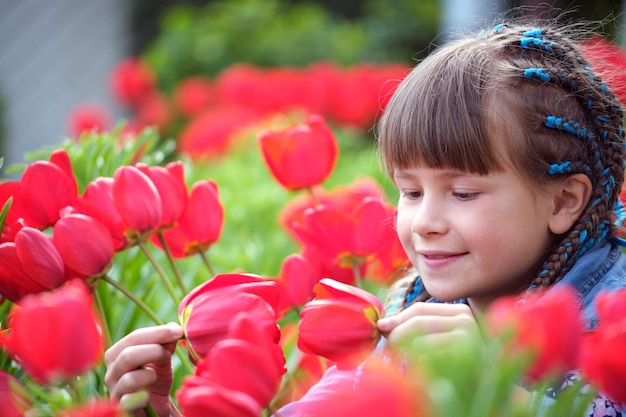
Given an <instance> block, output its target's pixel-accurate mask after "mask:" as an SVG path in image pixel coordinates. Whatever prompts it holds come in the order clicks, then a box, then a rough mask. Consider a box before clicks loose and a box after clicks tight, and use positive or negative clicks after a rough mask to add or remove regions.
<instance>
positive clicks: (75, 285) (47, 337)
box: [0, 280, 104, 384]
mask: <svg viewBox="0 0 626 417" xmlns="http://www.w3.org/2000/svg"><path fill="white" fill-rule="evenodd" d="M8 327H9V328H8V330H7V331H6V332H2V333H0V346H2V347H3V348H4V349H5V350H6V351H7V352H8V353H9V355H10V356H11V357H12V358H13V359H14V360H16V361H17V362H18V363H19V364H20V365H21V366H22V367H23V368H24V370H25V371H26V372H27V373H28V374H29V375H30V376H32V377H33V378H34V379H35V380H36V381H37V382H39V383H42V384H47V383H54V382H56V381H58V380H68V379H70V378H73V377H75V376H78V375H80V374H82V373H83V372H85V371H87V370H89V369H92V368H93V367H94V366H95V365H97V364H98V362H99V361H100V359H101V358H102V355H103V353H104V338H103V335H102V331H101V326H100V319H99V318H98V316H97V315H96V314H95V311H94V310H93V307H92V298H91V295H90V293H89V291H88V289H87V287H86V284H85V283H84V282H83V281H82V280H74V281H71V282H70V283H68V284H67V285H65V286H63V287H61V288H59V289H57V290H55V291H53V292H49V293H42V294H31V295H28V296H25V297H24V298H22V299H21V300H20V301H19V305H15V306H14V307H13V308H12V310H11V314H10V316H9V323H8ZM77 334H79V335H80V337H77Z"/></svg>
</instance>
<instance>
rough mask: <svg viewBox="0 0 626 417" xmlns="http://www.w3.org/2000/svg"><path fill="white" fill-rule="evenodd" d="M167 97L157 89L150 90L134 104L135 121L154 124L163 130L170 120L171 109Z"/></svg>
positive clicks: (148, 124)
mask: <svg viewBox="0 0 626 417" xmlns="http://www.w3.org/2000/svg"><path fill="white" fill-rule="evenodd" d="M170 107H171V106H170V103H169V101H168V99H167V97H166V96H165V95H164V94H163V93H161V92H159V91H157V90H154V91H150V92H148V93H147V94H146V95H145V96H144V97H142V98H141V99H140V100H139V101H138V102H137V103H136V104H135V112H136V115H135V117H136V121H137V122H139V123H140V124H141V125H143V126H154V127H156V128H157V129H160V130H164V129H167V128H168V127H169V126H170V123H171V121H172V110H171V108H170Z"/></svg>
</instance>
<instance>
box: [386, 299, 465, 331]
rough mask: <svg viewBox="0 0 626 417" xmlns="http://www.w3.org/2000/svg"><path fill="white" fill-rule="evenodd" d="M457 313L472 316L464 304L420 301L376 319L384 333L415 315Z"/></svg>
mask: <svg viewBox="0 0 626 417" xmlns="http://www.w3.org/2000/svg"><path fill="white" fill-rule="evenodd" d="M457 315H470V316H472V317H473V314H472V310H471V309H470V308H469V306H468V305H466V304H444V303H423V302H420V303H415V304H413V305H411V306H409V307H408V308H407V309H405V310H403V311H401V312H400V313H398V314H394V315H393V316H389V317H385V318H383V319H380V320H378V323H377V325H378V329H379V330H380V331H381V332H383V333H386V332H390V331H392V330H393V329H394V328H396V327H397V326H399V325H400V324H402V323H404V322H406V321H407V320H409V319H411V318H412V317H415V316H443V317H452V316H457Z"/></svg>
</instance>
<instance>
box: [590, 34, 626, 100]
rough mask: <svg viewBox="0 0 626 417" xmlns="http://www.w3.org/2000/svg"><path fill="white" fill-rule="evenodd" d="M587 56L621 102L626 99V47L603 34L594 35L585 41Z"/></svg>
mask: <svg viewBox="0 0 626 417" xmlns="http://www.w3.org/2000/svg"><path fill="white" fill-rule="evenodd" d="M582 46H583V48H584V50H585V55H586V58H587V59H589V61H590V62H591V64H592V65H593V68H594V70H596V71H598V72H599V73H600V75H601V76H602V80H603V81H604V82H606V83H607V84H608V85H609V86H610V87H611V89H612V90H613V92H614V93H615V95H616V96H617V98H618V100H619V101H620V102H622V103H623V102H625V101H626V87H625V86H624V82H623V78H624V75H623V74H624V70H625V69H626V49H624V48H623V47H620V46H619V45H617V44H615V43H612V42H610V41H608V40H607V39H605V38H603V37H602V36H599V35H598V36H593V37H591V38H590V39H589V40H587V41H586V42H584V43H583V45H582Z"/></svg>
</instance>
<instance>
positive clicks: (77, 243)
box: [52, 214, 115, 278]
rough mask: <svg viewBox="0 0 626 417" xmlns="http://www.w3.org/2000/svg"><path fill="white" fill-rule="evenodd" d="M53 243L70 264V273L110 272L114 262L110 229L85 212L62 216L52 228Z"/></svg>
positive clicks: (81, 276)
mask: <svg viewBox="0 0 626 417" xmlns="http://www.w3.org/2000/svg"><path fill="white" fill-rule="evenodd" d="M52 243H53V244H54V247H55V248H56V249H57V251H58V252H59V254H60V255H61V258H63V262H64V264H65V266H66V275H68V272H69V271H71V272H70V275H71V276H73V277H77V278H88V277H94V276H98V275H101V274H103V273H106V272H107V271H108V269H109V268H110V266H111V262H112V260H113V255H114V254H115V251H114V249H113V241H112V239H111V234H110V233H109V230H108V229H107V228H106V227H105V226H104V225H103V224H102V223H100V222H99V221H98V220H96V219H94V218H93V217H89V216H85V215H84V214H70V215H67V216H64V217H62V218H61V219H60V220H59V221H58V222H57V223H56V224H55V225H54V228H53V231H52Z"/></svg>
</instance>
